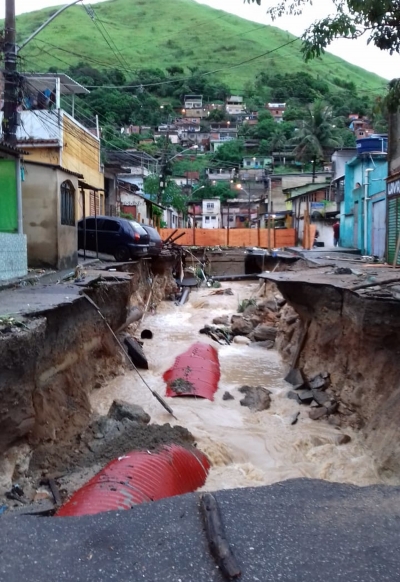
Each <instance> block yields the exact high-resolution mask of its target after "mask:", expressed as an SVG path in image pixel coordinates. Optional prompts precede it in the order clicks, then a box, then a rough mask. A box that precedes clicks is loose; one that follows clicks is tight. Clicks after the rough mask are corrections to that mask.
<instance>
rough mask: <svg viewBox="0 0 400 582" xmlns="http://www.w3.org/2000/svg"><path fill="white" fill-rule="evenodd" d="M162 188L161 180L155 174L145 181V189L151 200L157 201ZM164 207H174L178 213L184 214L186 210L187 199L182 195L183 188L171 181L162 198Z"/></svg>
mask: <svg viewBox="0 0 400 582" xmlns="http://www.w3.org/2000/svg"><path fill="white" fill-rule="evenodd" d="M159 186H160V178H159V176H156V175H155V174H153V175H151V176H148V177H147V178H146V179H145V181H144V186H143V189H144V191H145V192H146V194H148V195H149V196H150V199H151V200H154V201H155V200H157V196H158V191H159ZM161 204H162V205H163V206H172V208H175V210H176V211H177V212H184V210H185V208H186V197H185V196H184V195H183V194H182V190H181V188H179V186H178V185H177V184H176V182H174V181H173V180H171V179H168V180H167V182H166V186H165V189H164V192H163V195H162V197H161Z"/></svg>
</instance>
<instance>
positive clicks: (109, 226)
mask: <svg viewBox="0 0 400 582" xmlns="http://www.w3.org/2000/svg"><path fill="white" fill-rule="evenodd" d="M101 230H107V231H108V232H119V223H118V222H117V221H116V220H105V221H104V222H103V224H102V226H101Z"/></svg>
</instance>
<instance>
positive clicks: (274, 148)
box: [269, 125, 287, 162]
mask: <svg viewBox="0 0 400 582" xmlns="http://www.w3.org/2000/svg"><path fill="white" fill-rule="evenodd" d="M269 143H270V148H271V152H272V153H273V152H279V154H281V153H282V152H283V150H284V148H285V146H286V144H287V138H286V135H285V131H284V129H283V128H282V127H280V125H279V126H278V127H277V128H276V130H275V131H274V133H273V134H272V137H271V139H270V142H269ZM279 161H280V162H281V161H282V156H281V155H280V156H279Z"/></svg>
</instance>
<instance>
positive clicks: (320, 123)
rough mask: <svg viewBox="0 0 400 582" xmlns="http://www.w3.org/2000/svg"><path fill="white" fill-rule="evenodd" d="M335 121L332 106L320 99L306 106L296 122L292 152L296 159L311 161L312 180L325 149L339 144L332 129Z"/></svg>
mask: <svg viewBox="0 0 400 582" xmlns="http://www.w3.org/2000/svg"><path fill="white" fill-rule="evenodd" d="M336 123H337V120H336V119H335V118H334V117H333V115H332V108H331V107H329V106H327V105H326V104H325V103H323V102H322V101H315V102H314V103H313V104H312V105H310V106H309V107H307V109H306V110H305V114H304V117H303V118H302V119H300V120H299V121H298V122H297V132H296V135H295V137H294V138H293V139H292V143H293V144H294V145H295V148H294V153H295V155H296V158H297V159H298V160H300V161H303V162H312V165H313V181H314V179H315V167H316V165H317V163H319V162H321V161H323V160H324V158H325V156H326V150H327V149H328V148H331V147H337V146H339V145H340V141H339V140H338V139H337V136H336V135H335V133H336V132H335V131H334V130H335V125H336Z"/></svg>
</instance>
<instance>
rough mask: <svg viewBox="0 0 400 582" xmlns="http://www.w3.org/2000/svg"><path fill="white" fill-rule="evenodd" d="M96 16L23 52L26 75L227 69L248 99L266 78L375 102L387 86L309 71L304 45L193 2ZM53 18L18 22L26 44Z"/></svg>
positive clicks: (62, 19)
mask: <svg viewBox="0 0 400 582" xmlns="http://www.w3.org/2000/svg"><path fill="white" fill-rule="evenodd" d="M93 8H94V10H95V20H94V21H93V20H92V19H91V18H90V16H89V15H88V13H87V12H86V10H85V8H84V7H83V6H80V5H78V6H75V7H72V8H70V9H68V10H67V11H66V12H64V13H63V14H62V15H61V16H59V17H58V18H57V19H56V20H54V22H52V23H51V24H50V25H49V26H48V27H47V28H46V29H45V30H43V31H42V32H41V33H40V34H39V35H38V36H37V37H36V39H35V40H33V41H32V42H31V43H30V44H29V45H28V46H27V47H26V48H25V49H24V50H23V51H21V53H20V55H21V57H22V59H21V60H22V62H21V63H20V68H21V70H26V71H37V72H39V71H46V70H48V69H49V67H55V68H56V69H57V70H58V71H60V72H61V71H65V70H66V69H68V67H69V66H70V65H74V64H77V63H78V62H80V61H86V62H87V64H90V65H92V66H93V67H96V68H104V69H105V68H110V67H116V68H119V69H121V70H123V71H124V72H125V74H126V77H127V78H129V73H130V72H131V71H132V72H133V71H135V70H136V69H139V68H146V67H151V68H155V67H159V68H161V69H165V68H166V67H169V66H171V65H179V66H181V67H196V66H197V67H199V68H200V69H202V70H207V71H209V70H219V69H220V71H219V72H218V78H219V79H220V80H221V81H224V82H226V83H228V84H229V86H230V89H231V91H232V92H241V91H243V88H244V86H245V84H246V82H248V81H250V80H254V78H255V76H256V74H257V73H259V72H260V71H268V72H269V73H293V72H296V71H308V72H309V73H311V74H312V75H314V76H316V77H320V78H321V79H324V80H325V81H328V82H331V83H332V85H334V78H335V77H336V78H337V77H340V78H341V79H343V80H347V81H353V82H354V83H355V85H356V86H357V88H358V89H360V90H363V91H365V92H370V93H375V94H379V92H380V90H381V89H382V88H383V87H384V85H385V80H384V79H382V78H380V77H378V76H377V75H375V74H373V73H369V72H367V71H365V70H363V69H361V68H359V67H356V66H354V65H351V64H349V63H347V62H345V61H343V60H342V59H339V58H337V57H335V56H333V55H331V54H327V55H326V56H325V57H324V58H323V59H321V60H316V61H313V62H311V63H308V64H306V63H304V62H303V60H302V57H301V53H300V42H299V41H294V42H292V43H290V41H292V40H294V38H295V37H293V36H292V35H290V34H289V33H287V32H285V31H283V30H280V29H279V28H276V27H272V26H261V25H257V23H254V22H249V21H247V20H244V19H241V18H239V17H237V16H233V15H230V14H227V13H225V12H222V11H219V10H214V9H213V8H209V7H207V6H203V5H200V4H197V3H195V2H194V1H193V0H109V1H108V2H104V3H101V4H95V5H94V6H93ZM54 12H55V9H54V8H51V9H44V10H40V11H36V12H31V13H29V14H23V15H21V16H19V17H18V19H17V33H18V39H19V41H22V40H24V39H26V38H27V37H28V36H29V35H30V34H31V33H32V32H33V31H34V30H36V29H37V28H38V27H39V26H40V25H41V24H42V23H43V22H44V21H45V20H46V19H47V18H48V17H49V16H50V15H51V14H53V13H54ZM288 43H290V44H288ZM283 45H286V46H283ZM269 51H271V53H270V54H267V55H265V56H263V57H260V58H255V59H254V60H251V61H250V62H247V63H246V64H244V65H241V66H237V67H236V66H235V65H237V64H238V63H241V62H243V61H249V60H250V59H253V58H254V57H258V55H263V54H264V53H267V52H269Z"/></svg>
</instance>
